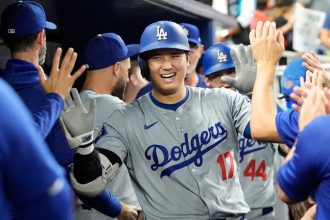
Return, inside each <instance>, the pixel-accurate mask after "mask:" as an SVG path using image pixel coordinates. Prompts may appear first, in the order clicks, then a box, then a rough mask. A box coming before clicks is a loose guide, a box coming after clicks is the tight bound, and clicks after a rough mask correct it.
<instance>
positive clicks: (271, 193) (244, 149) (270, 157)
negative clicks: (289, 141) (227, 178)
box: [238, 135, 276, 209]
mask: <svg viewBox="0 0 330 220" xmlns="http://www.w3.org/2000/svg"><path fill="white" fill-rule="evenodd" d="M275 150H276V149H275V144H272V143H264V142H259V141H255V140H251V139H247V138H245V137H243V136H242V135H239V141H238V163H239V167H240V182H241V185H242V188H243V192H244V196H245V200H246V202H247V204H248V205H249V207H250V208H251V209H254V208H264V207H272V206H273V205H274V204H275V201H276V194H275V188H274V156H275Z"/></svg>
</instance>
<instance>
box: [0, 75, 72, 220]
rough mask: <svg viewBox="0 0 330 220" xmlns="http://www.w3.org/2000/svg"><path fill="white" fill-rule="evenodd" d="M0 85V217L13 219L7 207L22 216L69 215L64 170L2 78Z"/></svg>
mask: <svg viewBox="0 0 330 220" xmlns="http://www.w3.org/2000/svg"><path fill="white" fill-rule="evenodd" d="M0 71H1V70H0ZM0 88H1V92H0V99H1V102H0V109H1V117H0V127H1V129H0V164H1V165H0V219H1V220H9V219H13V217H14V216H13V215H12V213H10V211H9V210H11V209H15V211H16V214H17V216H19V219H25V220H35V219H49V220H70V219H72V210H73V207H72V204H73V201H72V200H73V198H72V195H71V190H70V186H69V184H68V182H67V181H66V179H65V176H64V171H63V170H62V168H61V167H60V166H59V165H58V164H57V163H56V161H55V160H54V158H53V156H52V155H51V153H50V152H49V150H48V149H47V147H46V146H45V144H44V142H43V141H42V138H41V136H40V134H38V132H37V130H36V128H35V127H34V125H33V120H32V118H31V115H30V114H29V113H28V110H27V109H26V107H25V106H24V104H23V103H22V101H21V100H20V99H19V97H18V96H17V95H16V94H15V92H14V91H13V89H12V88H10V86H9V85H8V84H7V83H5V82H4V81H3V80H2V79H0ZM13 109H15V111H13ZM15 219H17V218H15Z"/></svg>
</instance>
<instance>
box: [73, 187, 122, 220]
mask: <svg viewBox="0 0 330 220" xmlns="http://www.w3.org/2000/svg"><path fill="white" fill-rule="evenodd" d="M77 195H78V197H79V199H80V200H81V201H82V202H84V203H85V204H87V205H89V206H91V207H92V208H94V209H96V210H98V211H99V212H102V213H103V214H105V215H107V216H110V217H112V218H115V217H117V216H118V215H119V214H120V212H121V204H120V201H119V200H118V199H117V198H116V197H115V196H114V195H112V194H111V193H110V192H109V191H108V190H107V189H104V190H103V191H102V193H101V194H100V195H98V196H96V197H88V196H84V195H81V194H79V193H77Z"/></svg>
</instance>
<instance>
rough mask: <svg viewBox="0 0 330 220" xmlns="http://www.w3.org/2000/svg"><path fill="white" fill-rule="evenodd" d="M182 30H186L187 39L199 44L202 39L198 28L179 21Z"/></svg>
mask: <svg viewBox="0 0 330 220" xmlns="http://www.w3.org/2000/svg"><path fill="white" fill-rule="evenodd" d="M180 25H181V26H182V28H183V30H184V31H185V32H186V34H187V37H188V41H189V42H191V43H194V44H197V45H201V44H202V41H201V38H200V35H199V29H198V27H196V26H195V25H193V24H188V23H181V24H180Z"/></svg>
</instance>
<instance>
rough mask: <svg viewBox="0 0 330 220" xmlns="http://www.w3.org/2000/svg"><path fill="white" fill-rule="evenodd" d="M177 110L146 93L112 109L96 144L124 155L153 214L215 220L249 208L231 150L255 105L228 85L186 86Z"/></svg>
mask: <svg viewBox="0 0 330 220" xmlns="http://www.w3.org/2000/svg"><path fill="white" fill-rule="evenodd" d="M187 94H188V98H187V100H186V101H185V102H184V103H183V104H182V105H181V106H180V107H178V108H177V109H176V111H173V110H168V109H165V108H163V106H161V104H159V103H156V101H153V100H152V99H151V96H150V93H148V94H146V95H144V96H142V97H141V98H139V99H138V100H137V101H135V102H133V103H132V105H128V106H126V108H125V109H122V110H120V111H116V112H114V113H113V114H112V115H111V117H110V118H108V120H107V123H106V124H105V128H106V132H105V133H106V134H105V135H103V136H102V137H100V140H99V144H98V146H99V147H102V148H106V149H111V150H112V151H113V152H115V153H116V154H117V155H118V156H119V157H120V158H121V159H122V161H125V162H126V164H127V168H128V170H129V172H130V174H131V177H132V179H133V186H134V187H135V191H136V193H137V196H138V198H139V201H140V204H141V206H142V209H143V211H144V213H145V215H146V217H147V219H148V220H150V219H218V218H222V217H226V216H233V215H239V214H241V213H247V212H248V211H249V207H248V205H247V204H246V202H245V200H244V195H243V191H242V189H241V186H240V183H239V173H238V170H237V169H238V167H237V164H236V161H235V160H234V151H235V148H236V146H237V140H238V136H237V131H239V132H240V133H243V132H244V130H245V128H246V125H247V124H248V122H249V119H250V103H249V102H248V101H247V100H246V99H245V98H244V96H242V95H241V94H239V93H238V92H233V91H230V90H227V89H202V88H194V87H187Z"/></svg>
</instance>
